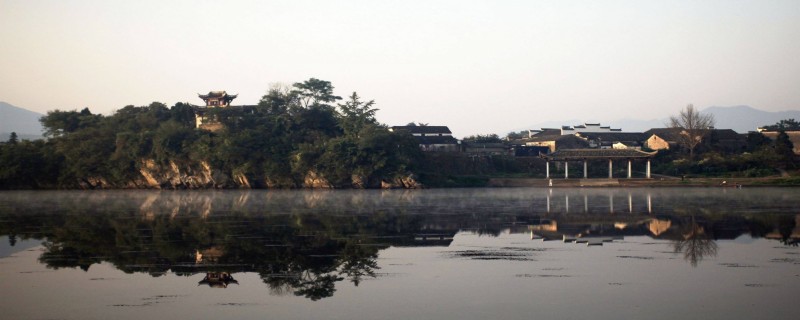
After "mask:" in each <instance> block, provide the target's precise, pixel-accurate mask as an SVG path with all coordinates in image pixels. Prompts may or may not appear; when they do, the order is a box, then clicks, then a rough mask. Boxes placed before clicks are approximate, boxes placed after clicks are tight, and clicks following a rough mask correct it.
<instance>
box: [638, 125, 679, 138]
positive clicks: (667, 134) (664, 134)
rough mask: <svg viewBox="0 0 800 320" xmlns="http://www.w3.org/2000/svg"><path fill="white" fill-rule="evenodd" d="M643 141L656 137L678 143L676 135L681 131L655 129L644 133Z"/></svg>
mask: <svg viewBox="0 0 800 320" xmlns="http://www.w3.org/2000/svg"><path fill="white" fill-rule="evenodd" d="M644 134H645V136H647V137H646V138H645V139H649V138H650V137H652V136H653V135H657V136H658V137H660V138H661V139H664V140H666V141H678V135H679V134H681V129H676V128H656V129H650V130H647V131H645V132H644Z"/></svg>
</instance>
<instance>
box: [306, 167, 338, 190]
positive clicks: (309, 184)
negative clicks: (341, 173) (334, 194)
mask: <svg viewBox="0 0 800 320" xmlns="http://www.w3.org/2000/svg"><path fill="white" fill-rule="evenodd" d="M303 187H304V188H311V189H333V185H332V184H331V183H330V181H328V180H327V179H325V178H324V177H322V176H321V175H320V174H318V173H316V172H314V171H309V172H308V173H307V174H306V177H305V179H303Z"/></svg>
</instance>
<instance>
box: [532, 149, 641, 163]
mask: <svg viewBox="0 0 800 320" xmlns="http://www.w3.org/2000/svg"><path fill="white" fill-rule="evenodd" d="M655 155H656V152H644V151H641V150H635V149H560V150H557V151H556V152H553V153H550V154H545V155H542V158H545V159H547V160H583V159H619V158H623V159H633V158H651V157H653V156H655Z"/></svg>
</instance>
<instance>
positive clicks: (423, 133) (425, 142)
mask: <svg viewBox="0 0 800 320" xmlns="http://www.w3.org/2000/svg"><path fill="white" fill-rule="evenodd" d="M389 131H392V132H408V133H410V134H411V135H412V136H414V138H415V139H417V142H418V143H419V147H420V149H422V151H441V152H458V151H459V145H458V140H456V138H453V132H452V131H450V128H448V127H447V126H394V127H391V128H389Z"/></svg>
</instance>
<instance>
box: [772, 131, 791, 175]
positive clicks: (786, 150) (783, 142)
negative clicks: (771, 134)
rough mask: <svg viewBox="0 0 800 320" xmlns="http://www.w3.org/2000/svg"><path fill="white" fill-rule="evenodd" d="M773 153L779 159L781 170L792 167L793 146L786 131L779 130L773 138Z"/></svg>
mask: <svg viewBox="0 0 800 320" xmlns="http://www.w3.org/2000/svg"><path fill="white" fill-rule="evenodd" d="M775 153H776V154H777V155H778V158H779V159H780V166H781V167H783V168H787V169H788V168H793V167H794V157H795V155H794V144H792V141H791V140H789V135H787V134H786V131H783V130H781V131H780V132H779V133H778V137H776V138H775Z"/></svg>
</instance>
